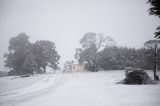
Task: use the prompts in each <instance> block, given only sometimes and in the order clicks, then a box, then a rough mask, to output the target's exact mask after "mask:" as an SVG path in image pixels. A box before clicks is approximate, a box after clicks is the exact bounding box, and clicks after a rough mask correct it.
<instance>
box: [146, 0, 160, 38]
mask: <svg viewBox="0 0 160 106" xmlns="http://www.w3.org/2000/svg"><path fill="white" fill-rule="evenodd" d="M148 3H149V4H150V6H151V7H150V9H149V14H150V15H155V16H158V17H159V18H160V0H148ZM155 37H156V38H158V39H160V26H158V27H157V32H155Z"/></svg>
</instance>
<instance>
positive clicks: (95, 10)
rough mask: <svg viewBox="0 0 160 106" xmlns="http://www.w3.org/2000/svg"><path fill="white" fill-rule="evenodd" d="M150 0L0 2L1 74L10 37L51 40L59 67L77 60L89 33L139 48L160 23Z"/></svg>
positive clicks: (25, 0) (26, 0) (31, 0)
mask: <svg viewBox="0 0 160 106" xmlns="http://www.w3.org/2000/svg"><path fill="white" fill-rule="evenodd" d="M146 2H147V0H0V71H1V70H5V68H4V67H3V65H4V63H3V61H4V60H3V58H2V57H3V54H4V53H5V52H7V49H8V41H9V39H10V38H11V37H14V36H17V35H18V34H19V33H21V32H24V33H26V34H27V35H29V36H30V41H31V42H35V41H36V40H51V41H53V42H55V44H56V47H57V51H58V53H59V54H60V55H61V59H60V66H61V67H62V66H63V63H64V62H65V61H66V60H72V59H74V54H75V48H77V47H80V45H79V40H80V38H81V37H82V36H83V34H84V33H86V32H97V33H99V32H100V33H103V34H104V35H106V36H111V37H112V38H113V39H115V41H116V42H117V45H118V46H127V47H135V48H140V47H143V43H144V42H145V41H146V40H149V39H152V38H153V36H154V35H153V33H154V32H155V29H156V27H157V26H158V25H159V19H158V18H157V17H154V16H149V15H148V11H147V10H148V9H149V7H150V6H149V5H148V4H147V3H146Z"/></svg>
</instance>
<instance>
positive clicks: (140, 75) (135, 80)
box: [119, 70, 158, 85]
mask: <svg viewBox="0 0 160 106" xmlns="http://www.w3.org/2000/svg"><path fill="white" fill-rule="evenodd" d="M119 83H122V84H132V85H134V84H137V85H142V84H145V85H146V84H157V83H158V82H156V81H154V80H152V79H151V78H150V77H149V75H148V74H147V72H145V71H143V70H134V71H131V72H128V71H127V72H126V78H125V79H124V80H122V81H121V82H119Z"/></svg>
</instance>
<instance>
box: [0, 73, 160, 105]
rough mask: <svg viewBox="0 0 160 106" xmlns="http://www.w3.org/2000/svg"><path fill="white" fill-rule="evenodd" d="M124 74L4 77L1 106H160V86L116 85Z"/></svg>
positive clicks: (59, 74)
mask: <svg viewBox="0 0 160 106" xmlns="http://www.w3.org/2000/svg"><path fill="white" fill-rule="evenodd" d="M158 74H159V73H158ZM150 75H152V73H150ZM124 77H125V76H124V72H123V71H107V72H76V73H56V74H44V75H34V76H32V77H26V78H19V77H2V78H0V106H160V99H159V98H160V85H122V84H116V82H118V81H120V80H121V79H123V78H124Z"/></svg>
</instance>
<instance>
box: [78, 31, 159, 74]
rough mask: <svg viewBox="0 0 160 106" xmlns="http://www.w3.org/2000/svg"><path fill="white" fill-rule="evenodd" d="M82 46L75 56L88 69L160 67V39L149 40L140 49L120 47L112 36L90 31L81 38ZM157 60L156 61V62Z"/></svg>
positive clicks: (94, 70)
mask: <svg viewBox="0 0 160 106" xmlns="http://www.w3.org/2000/svg"><path fill="white" fill-rule="evenodd" d="M80 44H81V46H82V47H81V48H77V49H76V54H75V58H76V59H77V60H78V62H79V63H80V64H85V67H86V69H88V70H89V71H93V72H96V71H98V70H124V69H125V68H127V67H134V68H140V69H145V70H153V69H154V68H155V66H156V69H157V67H158V68H159V69H160V49H159V48H160V40H149V41H146V42H145V43H144V47H143V48H140V49H135V48H127V47H118V46H116V42H115V41H114V40H113V39H112V38H111V37H104V35H103V34H101V33H93V32H89V33H86V34H84V36H83V37H82V39H81V40H80ZM155 60H156V63H155Z"/></svg>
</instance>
